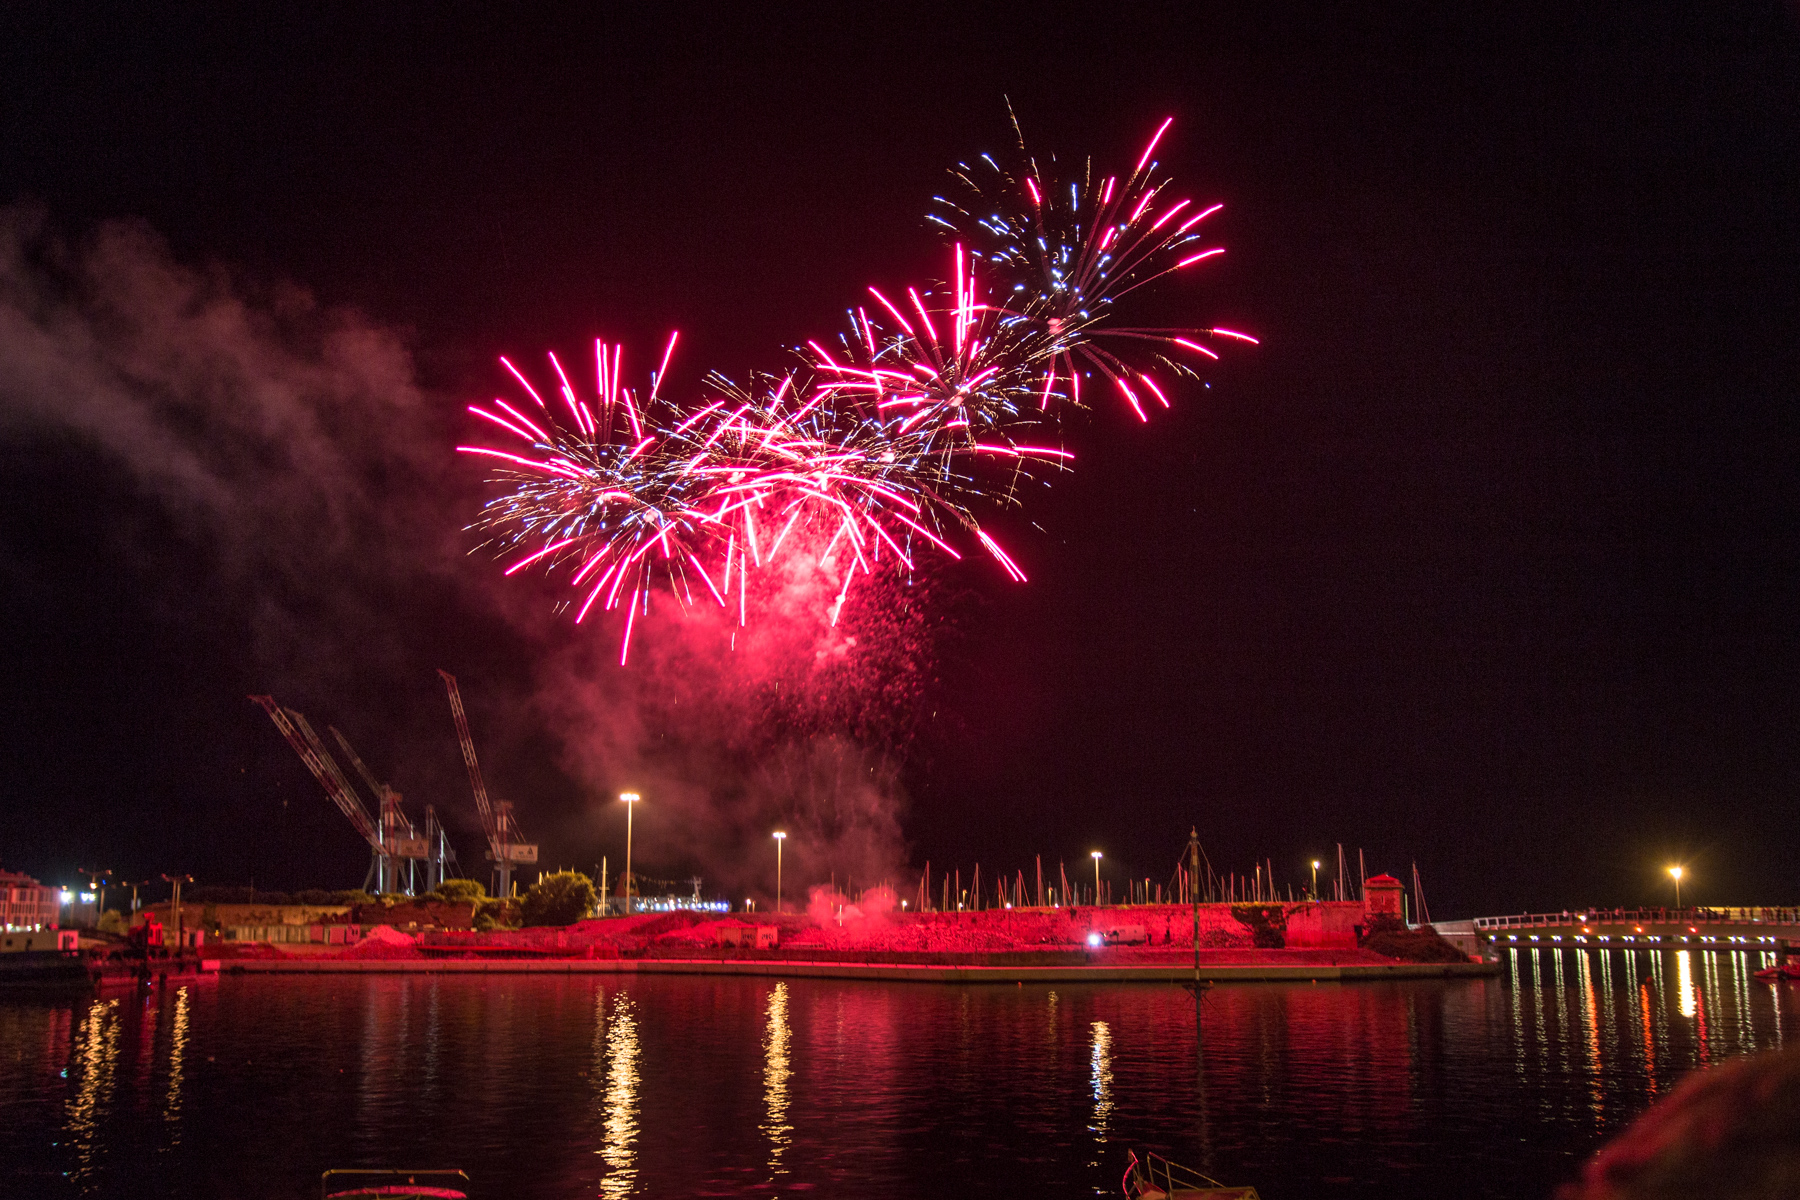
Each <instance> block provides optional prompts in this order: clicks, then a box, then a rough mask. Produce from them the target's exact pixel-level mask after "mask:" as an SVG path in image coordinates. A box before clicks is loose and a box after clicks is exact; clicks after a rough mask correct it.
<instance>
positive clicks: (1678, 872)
mask: <svg viewBox="0 0 1800 1200" xmlns="http://www.w3.org/2000/svg"><path fill="white" fill-rule="evenodd" d="M1669 874H1670V875H1671V876H1672V877H1673V878H1674V880H1675V907H1676V908H1680V907H1681V876H1682V874H1683V872H1682V869H1681V868H1680V867H1670V868H1669Z"/></svg>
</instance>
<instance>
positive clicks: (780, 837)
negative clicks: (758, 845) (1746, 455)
mask: <svg viewBox="0 0 1800 1200" xmlns="http://www.w3.org/2000/svg"><path fill="white" fill-rule="evenodd" d="M773 836H774V838H775V911H776V912H778V913H779V912H780V911H781V843H783V842H785V841H787V834H785V833H783V832H781V830H779V829H777V830H776V831H775V833H774V835H773Z"/></svg>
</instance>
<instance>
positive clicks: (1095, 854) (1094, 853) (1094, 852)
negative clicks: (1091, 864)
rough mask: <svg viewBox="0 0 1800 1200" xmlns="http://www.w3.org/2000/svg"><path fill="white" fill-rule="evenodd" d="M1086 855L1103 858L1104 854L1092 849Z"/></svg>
mask: <svg viewBox="0 0 1800 1200" xmlns="http://www.w3.org/2000/svg"><path fill="white" fill-rule="evenodd" d="M1088 857H1089V858H1103V857H1105V856H1104V855H1102V854H1101V853H1100V852H1099V851H1098V850H1094V851H1091V852H1089V854H1088Z"/></svg>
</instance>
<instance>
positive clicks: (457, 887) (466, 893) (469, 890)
mask: <svg viewBox="0 0 1800 1200" xmlns="http://www.w3.org/2000/svg"><path fill="white" fill-rule="evenodd" d="M433 894H434V895H437V896H441V897H443V898H444V899H445V900H448V901H449V902H450V903H452V904H468V903H470V902H471V901H473V902H477V903H478V902H480V901H482V900H486V899H487V889H486V888H485V887H483V886H481V881H480V880H478V879H446V880H444V882H442V883H440V884H438V889H437V891H436V892H435V893H433Z"/></svg>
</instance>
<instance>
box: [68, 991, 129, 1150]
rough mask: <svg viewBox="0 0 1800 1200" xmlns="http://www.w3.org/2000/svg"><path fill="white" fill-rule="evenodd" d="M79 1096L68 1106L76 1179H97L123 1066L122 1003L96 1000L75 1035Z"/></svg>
mask: <svg viewBox="0 0 1800 1200" xmlns="http://www.w3.org/2000/svg"><path fill="white" fill-rule="evenodd" d="M72 1049H73V1051H74V1060H75V1061H74V1064H73V1071H74V1074H75V1092H74V1095H72V1096H70V1097H69V1102H68V1134H69V1142H70V1144H71V1146H72V1148H73V1149H74V1152H75V1169H74V1170H73V1171H72V1172H71V1176H72V1178H74V1179H75V1180H76V1181H77V1182H80V1181H82V1180H84V1179H86V1178H88V1177H89V1176H91V1175H93V1174H94V1172H95V1170H96V1169H97V1167H98V1160H99V1158H100V1155H101V1147H100V1144H99V1135H100V1132H101V1129H102V1128H103V1126H104V1125H105V1122H106V1117H107V1115H108V1112H109V1110H110V1109H111V1107H112V1098H113V1085H114V1082H115V1075H116V1073H117V1070H118V1063H119V1002H118V1001H117V1000H96V1001H94V1002H93V1003H92V1004H90V1005H89V1006H88V1010H87V1016H86V1017H84V1018H83V1019H82V1022H81V1024H80V1026H79V1027H77V1029H76V1031H75V1042H74V1046H73V1047H72Z"/></svg>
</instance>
